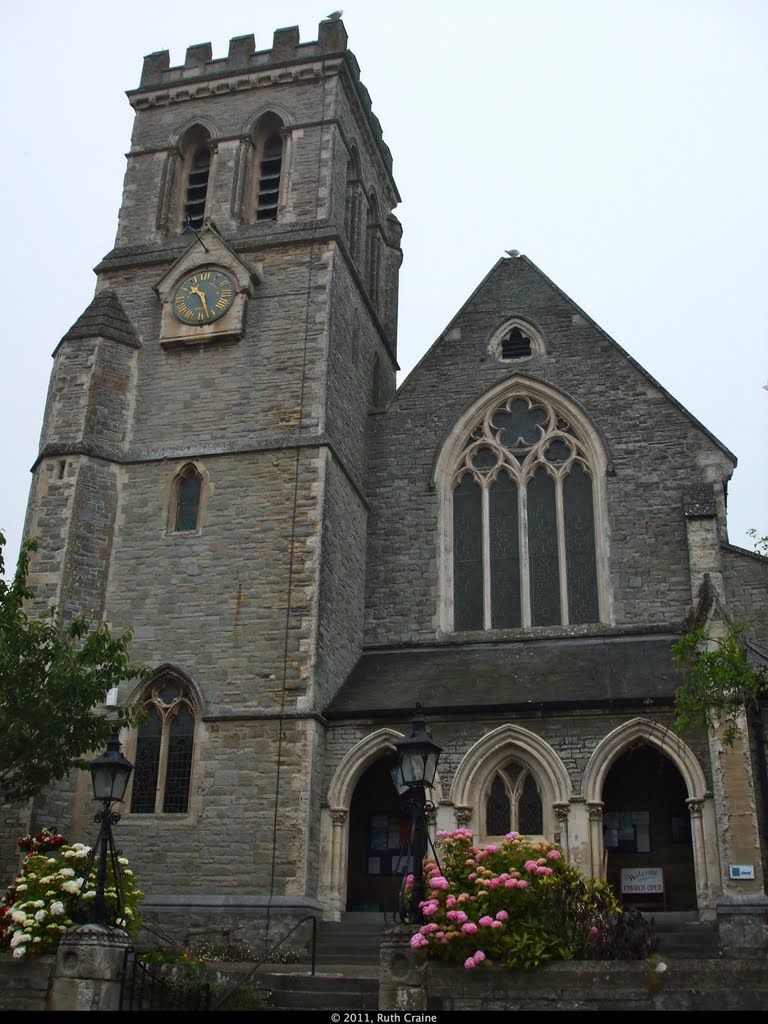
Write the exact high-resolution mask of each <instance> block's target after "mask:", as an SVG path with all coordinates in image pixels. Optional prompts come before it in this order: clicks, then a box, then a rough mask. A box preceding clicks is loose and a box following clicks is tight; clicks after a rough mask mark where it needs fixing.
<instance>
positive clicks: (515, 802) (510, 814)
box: [485, 763, 544, 836]
mask: <svg viewBox="0 0 768 1024" xmlns="http://www.w3.org/2000/svg"><path fill="white" fill-rule="evenodd" d="M508 832H519V833H520V834H521V835H526V836H532V835H533V836H539V835H543V833H544V807H543V804H542V800H541V794H540V792H539V787H538V785H537V784H536V779H535V778H534V777H533V775H532V774H531V773H530V772H529V771H528V770H527V769H525V768H523V767H522V766H521V765H518V764H514V763H512V764H508V765H507V766H506V767H505V768H504V769H503V770H502V771H499V772H497V773H496V774H495V775H494V777H493V781H492V782H491V785H490V787H489V789H488V795H487V797H486V800H485V834H486V835H488V836H503V835H506V834H507V833H508Z"/></svg>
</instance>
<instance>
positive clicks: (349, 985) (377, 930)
mask: <svg viewBox="0 0 768 1024" xmlns="http://www.w3.org/2000/svg"><path fill="white" fill-rule="evenodd" d="M391 927H393V923H392V920H391V917H385V915H384V914H378V913H348V914H343V915H342V919H341V921H339V922H332V921H322V922H321V923H320V925H319V927H318V935H317V956H316V965H315V974H314V976H313V975H311V974H310V973H309V965H308V964H306V963H303V964H296V965H292V966H289V965H285V966H281V967H278V966H276V965H274V964H265V965H264V967H263V968H261V969H260V970H259V971H258V974H257V984H258V987H259V989H260V990H261V992H262V993H263V1000H264V1006H265V1008H269V1009H271V1010H293V1011H295V1010H299V1009H301V1010H326V1011H338V1012H341V1013H344V1012H345V1011H346V1012H350V1011H373V1012H375V1011H376V1010H378V1006H379V947H380V946H381V940H382V937H383V935H384V932H385V930H386V929H387V928H391Z"/></svg>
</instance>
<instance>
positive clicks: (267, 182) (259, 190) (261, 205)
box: [252, 114, 284, 220]
mask: <svg viewBox="0 0 768 1024" xmlns="http://www.w3.org/2000/svg"><path fill="white" fill-rule="evenodd" d="M254 147H255V153H254V176H253V200H252V209H253V219H254V220H277V213H278V207H279V204H280V181H281V178H282V172H283V149H284V140H283V122H282V121H281V120H280V118H279V117H278V116H277V114H265V115H264V117H262V118H261V119H260V121H259V123H258V125H257V126H256V131H255V134H254Z"/></svg>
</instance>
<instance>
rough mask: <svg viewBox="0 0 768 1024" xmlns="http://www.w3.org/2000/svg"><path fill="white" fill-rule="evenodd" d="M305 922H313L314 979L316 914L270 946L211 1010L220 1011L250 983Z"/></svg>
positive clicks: (303, 919)
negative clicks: (234, 995)
mask: <svg viewBox="0 0 768 1024" xmlns="http://www.w3.org/2000/svg"><path fill="white" fill-rule="evenodd" d="M305 921H311V922H312V971H311V974H312V976H313V977H314V974H315V962H316V955H317V917H316V915H315V914H307V916H306V917H302V919H301V920H300V921H297V922H296V924H295V925H294V926H293V928H291V930H290V931H289V932H286V933H285V935H284V936H283V937H282V939H280V941H279V942H276V943H275V944H274V946H270V948H269V949H268V950H267V951H266V953H264V955H263V956H262V957H261V959H260V960H257V961H256V963H255V964H254V965H253V967H252V968H251V969H250V971H248V973H247V974H245V975H243V977H242V978H241V979H240V980H239V981H238V983H237V984H236V985H234V986H233V987H232V988H231V989H230V990H229V992H226V993H225V994H224V995H223V996H222V997H221V999H219V1001H218V1002H217V1003H215V1004H214V1005H213V1006H212V1007H211V1009H212V1010H218V1009H219V1007H220V1006H221V1005H222V1003H225V1002H226V1001H227V999H229V997H230V996H231V995H233V994H234V993H235V992H237V990H238V989H239V988H240V986H241V985H244V984H245V983H246V981H250V979H251V978H252V977H253V975H254V974H255V973H256V971H257V970H258V969H259V967H261V965H262V964H264V963H266V962H267V960H268V959H269V958H270V957H271V956H272V954H273V953H274V952H275V950H276V949H279V948H280V947H281V946H282V944H283V943H284V942H285V940H286V939H289V938H290V937H291V935H293V933H294V932H295V931H296V929H297V928H300V927H301V925H303V924H304V922H305Z"/></svg>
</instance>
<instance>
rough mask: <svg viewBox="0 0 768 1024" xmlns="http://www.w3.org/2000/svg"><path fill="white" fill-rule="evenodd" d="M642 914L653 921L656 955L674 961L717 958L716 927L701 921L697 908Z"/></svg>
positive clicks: (718, 951)
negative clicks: (694, 909)
mask: <svg viewBox="0 0 768 1024" xmlns="http://www.w3.org/2000/svg"><path fill="white" fill-rule="evenodd" d="M643 916H644V917H645V918H647V919H648V920H650V921H651V922H652V924H653V930H654V935H655V938H656V952H657V953H658V955H659V956H663V957H669V958H670V959H673V960H686V959H688V960H691V959H693V960H717V959H719V958H720V956H721V952H720V943H719V941H718V935H717V928H716V927H715V926H714V925H712V924H707V923H705V922H703V921H700V920H699V915H698V913H697V912H696V911H690V912H683V911H679V912H676V911H667V912H663V913H657V914H651V913H646V914H643Z"/></svg>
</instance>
